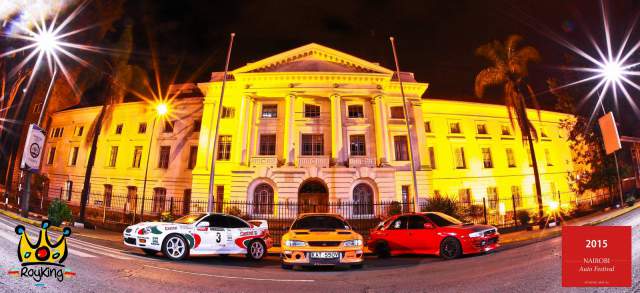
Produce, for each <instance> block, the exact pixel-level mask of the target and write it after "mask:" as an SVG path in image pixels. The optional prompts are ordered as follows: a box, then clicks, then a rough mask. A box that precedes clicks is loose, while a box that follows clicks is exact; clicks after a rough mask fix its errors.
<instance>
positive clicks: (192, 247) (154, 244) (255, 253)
mask: <svg viewBox="0 0 640 293" xmlns="http://www.w3.org/2000/svg"><path fill="white" fill-rule="evenodd" d="M123 236H124V244H125V245H127V246H131V247H137V248H141V249H142V250H143V251H144V252H145V253H146V254H148V255H154V254H156V253H157V252H159V251H162V253H163V254H164V255H166V256H167V257H168V258H170V259H172V260H181V259H184V258H185V257H187V256H189V255H212V254H218V255H227V254H246V256H247V258H249V259H253V260H259V259H261V258H263V257H264V255H265V254H266V253H267V249H269V248H270V247H271V246H272V244H273V242H272V240H271V237H270V236H269V229H268V226H267V221H250V222H247V221H245V220H243V219H240V218H238V217H235V216H232V215H227V214H221V213H203V214H192V215H188V216H184V217H182V218H180V219H177V220H175V221H173V222H143V223H139V224H136V225H132V226H129V227H127V228H126V229H125V230H124V233H123Z"/></svg>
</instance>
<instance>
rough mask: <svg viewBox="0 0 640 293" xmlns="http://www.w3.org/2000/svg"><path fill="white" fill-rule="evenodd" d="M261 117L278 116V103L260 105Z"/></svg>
mask: <svg viewBox="0 0 640 293" xmlns="http://www.w3.org/2000/svg"><path fill="white" fill-rule="evenodd" d="M262 118H278V105H275V104H266V105H262Z"/></svg>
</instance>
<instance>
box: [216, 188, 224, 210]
mask: <svg viewBox="0 0 640 293" xmlns="http://www.w3.org/2000/svg"><path fill="white" fill-rule="evenodd" d="M223 205H224V185H216V212H218V213H221V212H222V207H223Z"/></svg>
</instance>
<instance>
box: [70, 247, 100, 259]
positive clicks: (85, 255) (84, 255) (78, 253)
mask: <svg viewBox="0 0 640 293" xmlns="http://www.w3.org/2000/svg"><path fill="white" fill-rule="evenodd" d="M67 249H69V253H71V254H73V255H76V256H79V257H96V256H95V255H91V254H88V253H84V252H82V251H78V250H76V249H71V248H67Z"/></svg>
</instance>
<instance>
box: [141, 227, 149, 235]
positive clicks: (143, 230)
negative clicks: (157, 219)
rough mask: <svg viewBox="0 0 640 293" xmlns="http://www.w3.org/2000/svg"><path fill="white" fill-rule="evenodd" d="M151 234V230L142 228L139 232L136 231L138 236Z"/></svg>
mask: <svg viewBox="0 0 640 293" xmlns="http://www.w3.org/2000/svg"><path fill="white" fill-rule="evenodd" d="M149 233H151V229H150V228H142V229H140V230H138V234H139V235H146V234H149Z"/></svg>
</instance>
